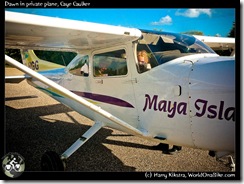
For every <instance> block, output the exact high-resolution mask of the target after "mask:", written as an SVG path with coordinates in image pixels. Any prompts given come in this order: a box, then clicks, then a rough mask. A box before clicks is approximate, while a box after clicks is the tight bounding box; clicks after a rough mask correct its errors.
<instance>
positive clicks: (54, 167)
mask: <svg viewBox="0 0 244 184" xmlns="http://www.w3.org/2000/svg"><path fill="white" fill-rule="evenodd" d="M41 169H42V171H64V169H65V162H64V161H63V160H61V159H60V156H59V155H58V154H57V153H56V152H54V151H47V152H45V153H44V155H43V156H42V158H41Z"/></svg>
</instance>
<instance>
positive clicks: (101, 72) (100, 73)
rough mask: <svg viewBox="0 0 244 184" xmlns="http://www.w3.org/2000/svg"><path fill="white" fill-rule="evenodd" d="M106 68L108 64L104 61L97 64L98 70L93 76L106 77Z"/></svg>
mask: <svg viewBox="0 0 244 184" xmlns="http://www.w3.org/2000/svg"><path fill="white" fill-rule="evenodd" d="M108 66H109V64H108V62H106V61H101V62H99V66H98V70H96V71H95V76H96V77H101V76H108Z"/></svg>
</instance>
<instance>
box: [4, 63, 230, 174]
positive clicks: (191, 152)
mask: <svg viewBox="0 0 244 184" xmlns="http://www.w3.org/2000/svg"><path fill="white" fill-rule="evenodd" d="M14 74H15V75H16V74H17V75H18V74H21V72H19V71H17V70H15V69H11V68H7V69H6V74H5V75H14ZM5 108H6V116H5V118H6V119H5V130H4V132H5V138H6V144H5V150H6V153H8V152H17V153H19V154H21V155H22V156H23V157H24V158H25V167H26V168H25V170H26V171H41V167H40V159H41V156H42V155H43V154H44V152H45V151H46V150H52V151H55V152H57V153H58V154H62V153H63V152H64V151H65V150H66V149H67V148H68V147H69V146H71V145H72V144H73V143H74V142H75V141H76V140H77V139H78V138H79V137H80V136H81V135H82V134H83V133H84V132H85V131H86V130H88V129H89V128H90V126H91V125H92V124H93V122H92V121H91V120H89V119H87V118H85V117H84V116H82V115H81V114H78V113H77V112H75V111H73V110H72V109H69V108H68V107H66V106H64V105H62V104H60V103H59V102H57V101H56V100H54V99H52V98H51V97H49V96H47V95H46V94H44V93H43V92H41V91H39V90H37V89H36V88H34V87H32V86H30V85H29V84H28V83H27V82H26V81H25V80H24V81H22V82H20V83H18V84H10V83H6V84H5ZM157 144H158V143H156V142H150V141H148V140H144V139H142V138H138V137H135V136H131V135H128V134H127V133H124V132H121V131H118V130H114V129H111V128H103V129H101V130H100V131H98V133H96V134H95V135H94V136H93V137H92V138H91V139H90V140H89V141H88V142H86V143H85V144H84V145H83V146H82V147H81V148H79V150H78V151H76V152H75V153H74V154H73V155H71V157H69V158H68V160H67V168H66V172H229V171H230V168H229V167H228V165H227V162H226V160H221V161H217V160H216V158H214V157H211V156H209V155H208V151H203V150H198V149H192V148H187V147H183V148H182V150H181V151H180V152H179V153H177V154H175V155H168V154H164V153H163V152H162V150H155V149H154V146H156V145H157ZM170 146H172V145H170Z"/></svg>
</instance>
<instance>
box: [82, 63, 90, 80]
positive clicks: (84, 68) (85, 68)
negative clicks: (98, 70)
mask: <svg viewBox="0 0 244 184" xmlns="http://www.w3.org/2000/svg"><path fill="white" fill-rule="evenodd" d="M80 74H81V75H82V76H84V77H88V76H89V69H88V63H87V60H86V61H85V64H84V65H83V66H82V67H81V69H80Z"/></svg>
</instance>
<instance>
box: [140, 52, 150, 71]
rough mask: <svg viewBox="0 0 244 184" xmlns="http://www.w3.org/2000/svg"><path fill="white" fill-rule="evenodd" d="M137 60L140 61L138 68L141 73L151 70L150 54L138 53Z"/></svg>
mask: <svg viewBox="0 0 244 184" xmlns="http://www.w3.org/2000/svg"><path fill="white" fill-rule="evenodd" d="M137 59H138V66H139V71H140V72H145V71H147V70H150V69H151V64H150V62H149V57H148V53H147V52H146V51H145V50H142V51H138V53H137Z"/></svg>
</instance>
